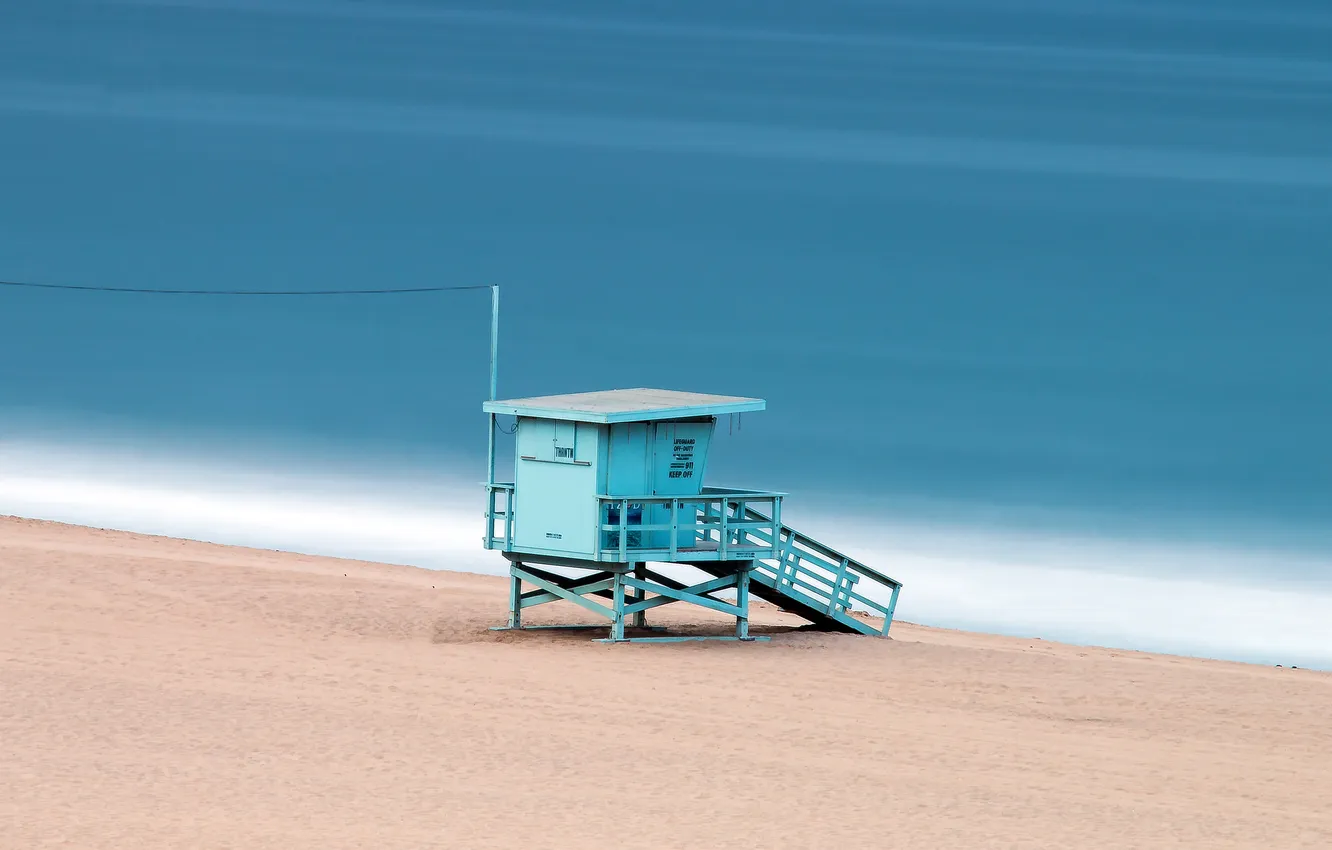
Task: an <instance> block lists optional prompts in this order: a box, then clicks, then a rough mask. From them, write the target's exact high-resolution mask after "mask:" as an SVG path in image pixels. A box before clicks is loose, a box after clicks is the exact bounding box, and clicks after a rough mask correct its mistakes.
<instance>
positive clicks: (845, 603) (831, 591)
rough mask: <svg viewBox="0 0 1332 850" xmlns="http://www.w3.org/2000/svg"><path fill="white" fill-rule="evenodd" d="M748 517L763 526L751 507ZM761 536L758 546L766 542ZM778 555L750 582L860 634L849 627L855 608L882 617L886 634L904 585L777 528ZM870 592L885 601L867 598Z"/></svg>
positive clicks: (785, 528) (791, 531)
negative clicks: (872, 591)
mask: <svg viewBox="0 0 1332 850" xmlns="http://www.w3.org/2000/svg"><path fill="white" fill-rule="evenodd" d="M746 518H748V519H752V520H755V521H759V522H761V521H762V520H765V519H767V517H765V516H763V515H762V514H761V513H759V512H758V511H756V510H753V509H752V508H751V509H749V510H748V511H747V514H746ZM764 534H765V532H759V537H760V542H769V540H768V539H765V538H764V537H763V535H764ZM772 539H775V540H776V548H777V552H778V553H777V555H775V556H774V557H773V558H772V559H771V560H765V561H760V562H759V563H758V564H757V565H756V569H755V570H754V575H753V579H754V581H756V582H759V583H760V584H763V585H766V586H768V587H771V588H773V589H774V590H776V591H778V592H779V593H781V594H783V595H784V596H787V597H791V598H794V599H796V600H798V601H800V602H802V603H804V604H806V605H809V606H810V607H812V608H815V609H818V610H819V611H820V612H822V613H825V614H827V615H828V616H829V617H832V618H833V619H836V620H839V621H841V622H844V623H848V624H849V625H852V626H853V627H854V628H856V629H857V630H858V631H867V628H866V627H865V626H864V625H862V624H859V623H855V622H853V619H854V618H853V616H852V614H851V612H852V610H853V609H854V608H856V607H857V603H859V606H858V607H859V608H860V609H861V610H867V611H869V612H870V613H872V614H877V615H879V616H880V617H883V625H882V627H881V629H880V631H881V632H882V634H885V635H886V634H888V629H889V627H890V626H891V625H892V623H893V612H894V611H895V610H896V608H897V596H898V593H899V592H900V591H901V589H902V583H901V582H900V581H898V580H897V579H894V578H892V577H890V576H887V575H885V574H883V573H881V572H879V571H878V570H876V569H874V568H872V567H869V566H866V565H865V564H862V563H861V562H860V561H857V560H855V559H854V558H849V557H847V556H846V555H843V554H842V553H841V552H838V551H837V550H835V549H831V548H829V547H827V546H825V545H823V544H822V543H820V542H819V541H817V540H815V539H814V538H812V537H809V536H808V535H805V534H801V533H800V532H798V531H796V530H795V529H794V528H791V527H789V526H785V525H783V526H781V528H780V529H779V532H778V535H777V537H776V538H772ZM871 588H873V589H875V590H877V591H878V592H879V593H880V594H886V595H887V597H888V598H887V599H884V598H881V597H880V596H877V595H876V596H871V595H870V594H869V592H868V591H869V590H870V589H871Z"/></svg>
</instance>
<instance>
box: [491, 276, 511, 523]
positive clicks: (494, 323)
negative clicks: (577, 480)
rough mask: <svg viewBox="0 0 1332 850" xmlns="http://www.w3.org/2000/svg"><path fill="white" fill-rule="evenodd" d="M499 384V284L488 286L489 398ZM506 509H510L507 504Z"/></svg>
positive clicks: (492, 465)
mask: <svg viewBox="0 0 1332 850" xmlns="http://www.w3.org/2000/svg"><path fill="white" fill-rule="evenodd" d="M498 386H499V285H498V284H495V285H493V286H491V287H490V400H491V401H494V400H495V398H496V395H495V394H496V392H497V391H498ZM496 427H497V425H496V420H495V414H494V413H492V414H490V450H489V454H490V471H489V472H488V473H487V475H486V484H487V485H492V484H494V483H495V428H496ZM508 509H512V506H509V508H508Z"/></svg>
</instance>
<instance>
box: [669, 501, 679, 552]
mask: <svg viewBox="0 0 1332 850" xmlns="http://www.w3.org/2000/svg"><path fill="white" fill-rule="evenodd" d="M679 550H680V500H679V499H671V560H672V561H674V560H675V555H676V553H677V552H679Z"/></svg>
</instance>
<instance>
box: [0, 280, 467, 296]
mask: <svg viewBox="0 0 1332 850" xmlns="http://www.w3.org/2000/svg"><path fill="white" fill-rule="evenodd" d="M0 286H13V287H23V288H25V289H63V290H72V291H77V292H117V293H132V294H136V295H231V296H311V295H318V296H328V295H406V294H411V293H418V292H460V291H463V290H468V289H490V288H491V287H490V286H489V285H488V284H474V285H471V286H413V287H397V288H388V289H294V290H264V289H147V288H138V287H128V286H80V285H78V284H71V283H32V282H29V281H21V280H0Z"/></svg>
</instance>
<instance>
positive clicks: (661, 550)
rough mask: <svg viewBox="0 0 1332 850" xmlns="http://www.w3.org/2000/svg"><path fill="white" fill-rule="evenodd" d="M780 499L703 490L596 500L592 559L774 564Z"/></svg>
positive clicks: (762, 494) (773, 495)
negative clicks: (771, 560) (759, 561)
mask: <svg viewBox="0 0 1332 850" xmlns="http://www.w3.org/2000/svg"><path fill="white" fill-rule="evenodd" d="M783 495H785V494H783V493H774V492H770V491H767V490H732V489H726V488H721V487H704V488H703V491H702V492H701V493H700V494H699V495H697V496H692V495H691V496H604V495H603V496H598V497H597V501H598V503H599V504H598V516H599V517H600V524H599V529H598V531H599V533H598V535H597V551H596V555H595V557H596V559H597V560H599V561H617V562H620V563H628V562H629V561H667V562H669V561H747V560H757V559H761V558H775V557H776V556H777V546H776V544H775V543H774V541H776V540H777V538H778V531H779V530H780V528H781V515H782V496H783ZM754 506H758V507H759V508H766V509H767V511H768V512H767V514H763V513H760V512H759V511H756V510H754Z"/></svg>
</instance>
